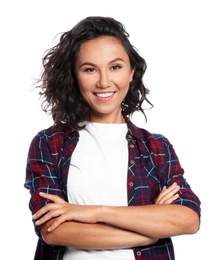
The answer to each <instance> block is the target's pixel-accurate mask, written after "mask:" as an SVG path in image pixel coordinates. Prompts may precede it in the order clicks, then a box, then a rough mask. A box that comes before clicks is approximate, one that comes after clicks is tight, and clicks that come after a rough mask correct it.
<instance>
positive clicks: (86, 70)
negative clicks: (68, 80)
mask: <svg viewBox="0 0 220 260" xmlns="http://www.w3.org/2000/svg"><path fill="white" fill-rule="evenodd" d="M84 71H85V72H94V71H95V69H94V68H85V69H84Z"/></svg>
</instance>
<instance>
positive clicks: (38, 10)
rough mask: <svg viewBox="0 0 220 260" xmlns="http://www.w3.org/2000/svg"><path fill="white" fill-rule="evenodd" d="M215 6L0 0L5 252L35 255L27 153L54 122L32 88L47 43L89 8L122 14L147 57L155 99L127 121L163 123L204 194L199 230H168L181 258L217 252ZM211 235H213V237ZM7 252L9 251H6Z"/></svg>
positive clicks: (219, 19)
mask: <svg viewBox="0 0 220 260" xmlns="http://www.w3.org/2000/svg"><path fill="white" fill-rule="evenodd" d="M219 13H220V7H219V5H218V1H217V0H216V1H214V0H207V1H203V0H198V1H196V0H184V1H179V0H166V1H165V0H160V1H159V0H151V1H148V0H142V1H141V0H139V1H138V0H136V1H129V0H127V1H120V0H116V1H115V0H111V1H103V0H100V1H99V0H93V1H87V0H83V1H80V0H79V1H74V0H72V1H65V0H63V1H57V0H36V1H31V0H27V1H22V0H20V1H16V0H14V1H10V0H7V1H4V2H3V1H2V2H1V4H0V33H1V38H0V66H1V68H0V69H1V70H0V71H1V77H0V80H1V90H0V93H1V102H0V113H1V117H0V118H1V127H0V129H1V151H0V153H1V154H0V155H1V156H0V159H1V189H0V192H1V215H0V218H1V241H3V244H2V242H1V251H2V252H1V255H5V258H4V259H9V260H13V259H22V260H30V259H33V255H34V251H35V246H36V241H37V240H36V235H35V233H34V229H33V225H32V221H31V213H30V211H29V209H28V200H29V192H28V190H26V189H24V187H23V184H24V180H25V167H26V157H27V151H28V148H29V144H30V141H31V139H32V138H33V137H34V135H35V134H36V133H37V132H38V131H39V130H41V129H43V128H46V127H49V126H50V125H51V124H52V121H51V120H50V118H49V117H48V116H47V115H46V114H44V113H43V112H41V109H40V104H39V103H38V96H37V94H36V93H35V92H33V91H31V84H32V83H33V80H32V78H36V77H38V76H39V73H40V70H41V58H42V56H43V52H44V51H46V50H47V49H48V48H50V47H52V46H53V45H54V43H55V41H56V40H54V37H55V36H56V35H57V34H58V33H60V32H64V31H66V30H69V29H71V27H72V26H73V25H75V23H76V22H78V21H79V20H80V19H82V18H85V17H86V16H89V15H104V16H112V17H114V18H116V19H118V20H120V21H121V22H122V23H124V24H125V26H126V29H127V31H128V32H129V33H130V35H131V37H130V40H131V42H132V43H133V45H135V46H136V47H137V48H138V50H139V52H140V53H141V55H142V56H144V57H145V59H146V61H147V64H148V70H147V73H146V75H145V83H146V85H147V86H148V87H149V88H150V90H151V94H150V95H149V99H150V101H151V102H152V103H153V104H154V108H153V109H151V110H148V111H147V116H148V122H147V124H145V122H144V118H143V117H142V116H141V115H135V116H134V117H133V121H134V122H135V123H136V124H137V125H139V126H142V127H144V128H146V129H148V130H150V131H152V132H157V133H162V134H164V135H165V136H166V137H168V139H169V140H170V142H171V143H173V145H174V148H175V150H176V152H177V154H178V157H179V158H180V162H181V164H182V166H183V168H184V169H185V177H186V179H187V180H188V182H189V183H190V185H191V187H192V189H193V190H194V191H195V193H197V195H198V196H199V197H200V199H201V202H202V222H201V229H200V231H199V232H198V233H197V234H195V235H192V236H185V235H184V236H180V237H176V238H174V239H173V241H174V246H175V250H176V259H177V260H185V259H188V260H197V259H210V260H211V259H217V258H218V255H219V254H218V251H219V250H218V244H219V243H218V242H217V241H218V240H219V238H218V236H219V232H220V225H219V220H220V216H219V196H218V195H219V192H218V190H219V181H220V178H219V175H220V173H219V166H218V163H219V160H220V158H219V155H220V154H219V147H220V141H219V133H220V127H219V112H220V108H219V107H220V105H219V88H220V73H219V72H220V38H219V32H220V28H219V27H220V15H219ZM216 237H217V239H216ZM6 255H7V256H6Z"/></svg>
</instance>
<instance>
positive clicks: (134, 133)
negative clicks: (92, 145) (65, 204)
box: [24, 117, 200, 260]
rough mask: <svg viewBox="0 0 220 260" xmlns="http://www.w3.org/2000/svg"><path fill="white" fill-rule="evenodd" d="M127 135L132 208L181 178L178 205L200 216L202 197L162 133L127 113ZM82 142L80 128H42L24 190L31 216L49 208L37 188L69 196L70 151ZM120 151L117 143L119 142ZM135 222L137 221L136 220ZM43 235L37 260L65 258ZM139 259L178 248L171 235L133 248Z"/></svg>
mask: <svg viewBox="0 0 220 260" xmlns="http://www.w3.org/2000/svg"><path fill="white" fill-rule="evenodd" d="M125 119H126V122H127V126H128V133H127V136H126V139H127V142H128V151H129V161H128V179H127V191H128V206H131V205H132V206H135V205H149V204H154V200H155V198H156V197H157V196H158V194H159V193H160V191H161V189H162V188H163V186H170V185H171V184H172V183H173V182H177V184H178V185H180V187H181V192H180V197H179V198H178V199H177V200H176V201H175V202H174V203H175V204H179V205H185V206H187V207H190V208H191V209H193V210H194V211H196V212H197V213H198V215H199V216H200V200H199V198H198V197H197V196H196V195H195V194H194V192H193V191H192V189H191V188H190V186H189V184H188V183H187V182H186V179H185V178H184V170H183V169H182V167H181V165H180V162H179V160H178V157H177V155H176V153H175V151H174V149H173V146H172V145H171V143H170V142H169V141H168V139H167V138H165V137H164V136H163V135H161V134H151V133H149V132H148V131H147V130H145V129H141V128H138V127H136V126H135V125H134V124H133V123H132V122H131V121H130V120H129V119H128V118H127V117H126V118H125ZM78 140H79V134H78V132H77V131H71V130H64V131H61V130H57V129H56V128H55V127H54V126H52V127H50V128H48V129H46V130H42V131H40V132H39V133H38V134H37V135H36V136H35V137H34V138H33V140H32V142H31V144H30V148H29V153H28V158H27V169H26V180H25V184H24V186H25V188H27V189H29V191H30V194H31V199H30V203H29V207H30V210H31V211H32V214H34V213H35V212H36V211H38V210H39V209H40V208H42V207H43V206H45V204H46V201H45V199H43V198H41V197H40V196H39V191H43V192H47V193H50V194H56V195H58V196H60V197H62V198H63V199H65V200H68V199H67V190H66V186H67V185H66V184H67V175H68V170H69V165H70V159H71V155H72V153H73V151H74V149H75V147H76V145H77V142H78ZM115 147H116V149H117V144H115ZM134 221H135V220H134ZM35 231H36V234H37V235H38V236H39V239H38V244H37V248H36V253H35V258H34V259H35V260H45V259H47V260H62V259H63V255H64V252H65V247H63V246H56V245H54V246H51V245H47V244H46V243H45V242H44V241H43V240H42V238H41V235H40V230H39V227H37V226H35ZM133 251H134V256H135V259H136V260H158V259H160V260H168V259H169V260H173V259H174V249H173V243H172V240H171V238H166V239H160V240H159V241H158V242H157V243H155V244H153V245H149V246H144V247H138V248H134V249H133Z"/></svg>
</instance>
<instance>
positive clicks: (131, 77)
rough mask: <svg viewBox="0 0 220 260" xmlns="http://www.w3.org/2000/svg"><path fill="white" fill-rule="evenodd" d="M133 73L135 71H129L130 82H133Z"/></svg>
mask: <svg viewBox="0 0 220 260" xmlns="http://www.w3.org/2000/svg"><path fill="white" fill-rule="evenodd" d="M134 72H135V69H133V70H131V74H130V82H132V80H133V76H134Z"/></svg>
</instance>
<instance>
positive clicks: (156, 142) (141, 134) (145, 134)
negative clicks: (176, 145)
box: [127, 120, 170, 148]
mask: <svg viewBox="0 0 220 260" xmlns="http://www.w3.org/2000/svg"><path fill="white" fill-rule="evenodd" d="M127 125H128V131H129V134H130V135H132V136H134V137H135V139H137V140H139V141H140V142H142V143H143V144H144V145H146V146H147V147H148V148H150V147H152V148H157V147H166V146H167V145H170V142H169V140H168V139H167V138H166V137H165V136H164V135H163V134H161V133H152V132H150V131H148V130H146V129H144V128H141V127H138V126H136V125H135V124H133V123H132V122H131V121H130V120H129V121H127Z"/></svg>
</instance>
